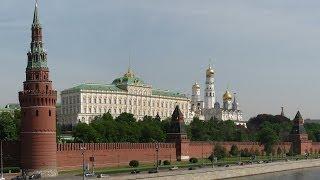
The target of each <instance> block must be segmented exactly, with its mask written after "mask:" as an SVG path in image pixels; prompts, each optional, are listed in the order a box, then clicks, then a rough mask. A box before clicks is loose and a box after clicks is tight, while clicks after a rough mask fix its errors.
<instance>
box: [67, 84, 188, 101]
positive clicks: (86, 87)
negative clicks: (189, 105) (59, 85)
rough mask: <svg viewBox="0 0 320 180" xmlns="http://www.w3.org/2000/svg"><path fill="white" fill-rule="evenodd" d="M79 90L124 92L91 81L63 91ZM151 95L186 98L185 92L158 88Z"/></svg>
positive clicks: (113, 85)
mask: <svg viewBox="0 0 320 180" xmlns="http://www.w3.org/2000/svg"><path fill="white" fill-rule="evenodd" d="M80 90H89V91H90V90H92V91H118V92H126V91H125V90H122V89H120V88H118V87H117V86H116V85H115V84H91V83H84V84H80V85H77V86H75V87H73V88H70V89H66V90H64V91H80ZM64 91H63V92H64ZM152 95H153V96H167V97H176V98H187V96H186V95H185V94H182V93H179V92H172V91H168V90H160V89H152Z"/></svg>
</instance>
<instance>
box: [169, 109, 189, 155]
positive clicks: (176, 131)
mask: <svg viewBox="0 0 320 180" xmlns="http://www.w3.org/2000/svg"><path fill="white" fill-rule="evenodd" d="M167 141H168V142H173V143H175V144H176V156H177V160H178V161H183V160H189V144H190V140H189V139H188V136H187V132H186V128H185V123H184V117H183V114H182V112H181V110H180V108H179V106H176V108H175V110H174V111H173V114H172V118H171V122H170V130H169V132H168V138H167Z"/></svg>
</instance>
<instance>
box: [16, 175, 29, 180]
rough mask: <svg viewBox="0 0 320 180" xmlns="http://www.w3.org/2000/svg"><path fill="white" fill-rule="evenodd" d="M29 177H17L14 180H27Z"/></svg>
mask: <svg viewBox="0 0 320 180" xmlns="http://www.w3.org/2000/svg"><path fill="white" fill-rule="evenodd" d="M26 179H27V177H26V176H17V177H15V178H13V180H26Z"/></svg>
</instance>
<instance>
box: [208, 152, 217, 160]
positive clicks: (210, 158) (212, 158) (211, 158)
mask: <svg viewBox="0 0 320 180" xmlns="http://www.w3.org/2000/svg"><path fill="white" fill-rule="evenodd" d="M214 158H216V157H215V156H213V157H212V154H211V155H210V156H209V157H208V159H209V160H210V161H211V162H212V161H214Z"/></svg>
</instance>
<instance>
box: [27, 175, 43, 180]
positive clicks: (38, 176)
mask: <svg viewBox="0 0 320 180" xmlns="http://www.w3.org/2000/svg"><path fill="white" fill-rule="evenodd" d="M29 179H41V174H32V175H31V176H29Z"/></svg>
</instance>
